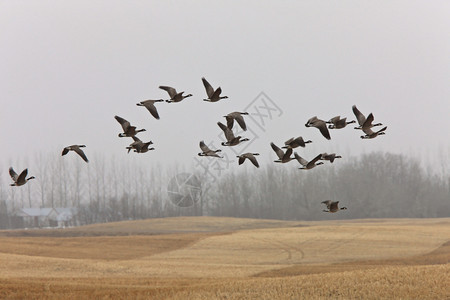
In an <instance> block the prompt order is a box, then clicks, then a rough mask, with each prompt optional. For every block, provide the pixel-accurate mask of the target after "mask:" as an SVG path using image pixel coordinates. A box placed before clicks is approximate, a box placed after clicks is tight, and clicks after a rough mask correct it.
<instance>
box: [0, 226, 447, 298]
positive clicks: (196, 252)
mask: <svg viewBox="0 0 450 300" xmlns="http://www.w3.org/2000/svg"><path fill="white" fill-rule="evenodd" d="M0 270H1V273H0V298H1V299H127V298H128V299H327V298H329V299H450V218H446V219H382V220H380V219H376V220H351V221H323V222H285V221H274V220H253V219H236V218H213V217H180V218H166V219H151V220H144V221H129V222H118V223H109V224H98V225H90V226H84V227H79V228H69V229H56V230H50V229H43V230H14V231H12V230H11V231H0Z"/></svg>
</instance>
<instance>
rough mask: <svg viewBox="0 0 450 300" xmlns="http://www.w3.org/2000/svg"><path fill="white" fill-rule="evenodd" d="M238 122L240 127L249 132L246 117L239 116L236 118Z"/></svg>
mask: <svg viewBox="0 0 450 300" xmlns="http://www.w3.org/2000/svg"><path fill="white" fill-rule="evenodd" d="M234 118H235V120H236V122H238V124H239V126H241V128H242V129H243V130H244V131H245V130H247V125H245V121H244V117H243V116H242V115H241V114H238V115H237V116H235V117H234Z"/></svg>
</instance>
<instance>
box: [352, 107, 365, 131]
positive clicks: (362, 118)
mask: <svg viewBox="0 0 450 300" xmlns="http://www.w3.org/2000/svg"><path fill="white" fill-rule="evenodd" d="M352 110H353V113H354V114H355V116H356V119H357V120H358V124H359V125H361V126H362V125H363V124H364V122H365V121H366V117H365V116H364V115H363V114H362V113H361V112H360V111H359V110H358V109H357V108H356V105H353V106H352Z"/></svg>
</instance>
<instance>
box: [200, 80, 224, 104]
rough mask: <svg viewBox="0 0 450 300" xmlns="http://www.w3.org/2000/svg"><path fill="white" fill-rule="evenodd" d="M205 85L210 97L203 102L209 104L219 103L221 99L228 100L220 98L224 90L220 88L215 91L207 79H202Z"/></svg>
mask: <svg viewBox="0 0 450 300" xmlns="http://www.w3.org/2000/svg"><path fill="white" fill-rule="evenodd" d="M202 81H203V85H204V86H205V89H206V94H207V95H208V98H207V99H203V101H208V102H217V101H219V100H221V99H227V98H228V97H227V96H220V94H221V93H222V89H221V88H220V87H218V88H217V89H216V90H214V89H213V87H212V86H211V85H210V84H209V82H208V81H207V80H206V79H205V77H202Z"/></svg>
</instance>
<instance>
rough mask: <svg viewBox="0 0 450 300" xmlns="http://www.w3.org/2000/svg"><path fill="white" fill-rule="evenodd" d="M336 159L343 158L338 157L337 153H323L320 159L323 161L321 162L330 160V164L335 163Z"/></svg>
mask: <svg viewBox="0 0 450 300" xmlns="http://www.w3.org/2000/svg"><path fill="white" fill-rule="evenodd" d="M336 158H342V156H340V155H336V153H331V154H328V153H322V157H321V158H320V159H321V160H329V161H330V163H333V161H334V160H335V159H336Z"/></svg>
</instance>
